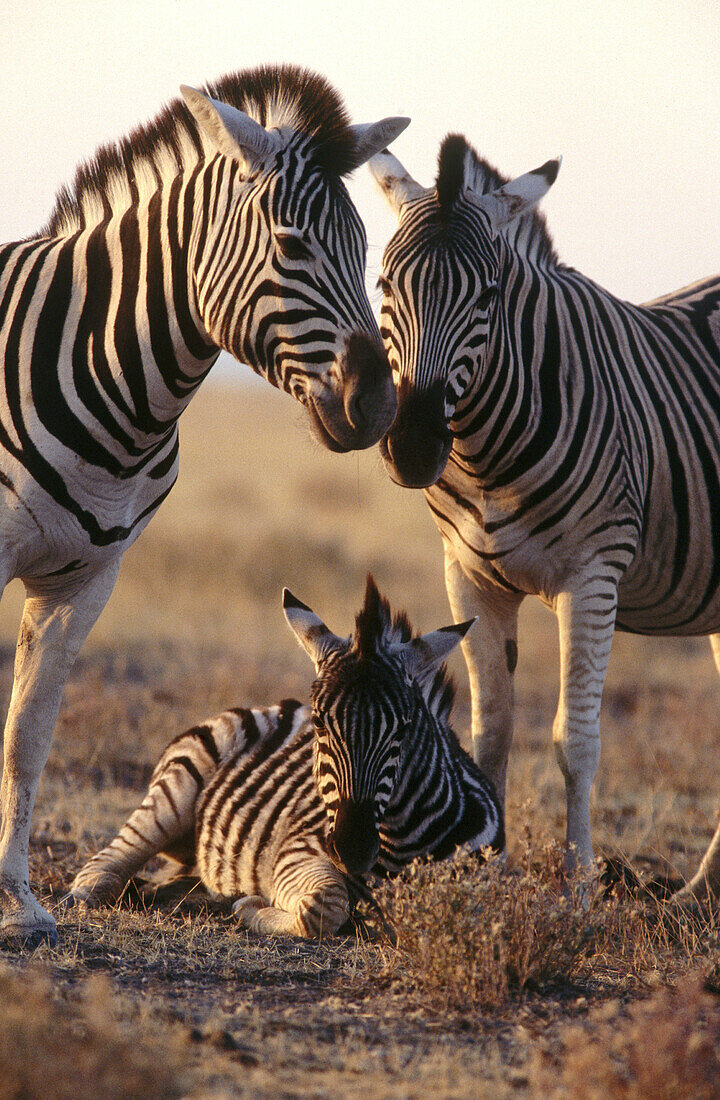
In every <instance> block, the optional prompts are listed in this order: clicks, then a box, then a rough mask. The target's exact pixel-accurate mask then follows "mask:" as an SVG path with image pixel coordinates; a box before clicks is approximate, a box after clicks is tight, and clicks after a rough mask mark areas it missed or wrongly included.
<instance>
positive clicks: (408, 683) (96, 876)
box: [68, 577, 504, 937]
mask: <svg viewBox="0 0 720 1100" xmlns="http://www.w3.org/2000/svg"><path fill="white" fill-rule="evenodd" d="M283 607H284V610H285V617H286V619H287V621H288V623H289V624H290V627H291V628H292V630H293V631H294V632H295V634H296V635H297V638H298V640H299V641H300V644H301V645H302V646H303V647H304V648H305V650H306V651H307V652H308V654H309V655H310V657H311V658H312V659H313V661H314V663H315V668H316V671H317V677H316V679H315V681H314V683H313V685H312V690H311V698H312V706H311V707H307V706H303V705H302V704H301V703H299V702H297V701H296V700H294V699H286V700H284V701H283V702H282V703H280V704H279V705H278V706H273V707H268V708H265V709H255V708H253V709H251V710H244V709H234V710H227V711H224V712H223V713H222V714H219V715H217V716H216V717H215V718H211V719H209V720H208V721H207V722H205V723H204V724H202V725H200V726H196V727H195V728H194V729H191V730H188V731H187V732H186V733H183V734H180V736H179V737H176V738H175V740H174V741H171V742H170V744H169V745H168V747H167V748H166V749H165V752H164V753H163V755H162V756H161V758H160V761H159V763H158V765H157V767H156V768H155V771H154V773H153V776H152V778H151V780H150V787H149V790H148V793H147V795H146V797H145V799H144V800H143V802H142V805H141V806H139V808H138V809H137V810H135V811H134V813H132V814H131V815H130V817H129V818H128V820H127V822H126V823H125V825H124V826H123V827H122V829H121V830H120V832H119V833H118V835H117V837H116V838H115V839H114V840H113V841H112V842H111V843H110V844H109V845H108V846H107V848H104V849H103V850H102V851H101V852H99V853H98V854H97V855H95V856H93V858H92V859H91V860H90V861H89V862H88V863H87V864H86V865H85V867H83V869H82V870H81V871H80V873H79V874H78V876H77V878H76V879H75V881H74V883H73V885H72V888H71V891H70V894H69V895H68V900H70V899H74V900H75V901H79V902H87V903H89V904H112V903H113V902H115V901H116V900H117V899H118V898H119V896H120V894H121V893H122V891H123V889H124V887H125V885H126V884H127V882H128V881H129V879H130V878H131V876H132V875H133V874H135V873H136V872H137V871H138V870H140V868H141V867H142V866H143V865H144V864H145V863H146V862H147V860H148V859H150V858H151V857H152V856H154V855H156V854H158V853H163V854H164V855H166V856H169V857H171V858H173V859H175V860H177V861H178V862H180V863H182V864H185V865H186V866H193V867H194V868H195V869H196V872H197V874H199V876H200V878H201V881H202V882H203V884H204V885H205V886H206V887H207V888H208V889H209V890H210V891H212V892H213V893H215V894H218V895H220V896H222V897H226V898H239V899H240V900H238V901H237V902H236V904H235V906H234V910H235V912H236V913H237V915H238V917H239V919H240V922H241V924H242V925H243V926H244V927H246V928H251V929H254V930H255V931H258V932H265V933H289V934H292V935H297V936H306V937H316V936H321V935H333V934H334V933H335V932H337V930H338V929H339V928H340V927H341V925H342V924H344V922H345V921H346V919H347V918H348V916H349V915H350V912H351V897H352V896H353V894H354V890H353V886H352V881H351V880H352V877H353V876H360V875H363V874H365V873H366V872H369V871H372V870H375V871H377V872H379V873H387V872H395V871H398V870H399V869H400V868H401V867H403V866H404V865H405V864H407V863H409V862H410V861H411V860H412V859H414V858H416V857H417V856H427V855H430V856H433V857H436V858H438V859H442V858H444V857H446V856H450V855H452V853H453V852H454V851H455V849H456V848H457V847H458V845H465V846H466V847H468V848H470V849H473V850H475V849H480V848H483V847H485V846H492V847H493V848H496V849H498V850H499V849H502V847H503V845H504V827H503V818H502V813H501V810H500V808H499V804H498V801H497V799H496V797H495V792H494V790H493V787H492V785H491V784H490V782H489V780H487V779H486V778H485V777H484V776H483V775H482V774H481V772H480V771H479V770H478V768H477V767H476V765H475V764H474V763H473V761H472V760H471V759H470V757H469V756H468V755H467V754H466V753H465V752H463V750H462V749H461V748H460V747H459V745H458V742H457V740H456V737H455V734H454V733H453V731H452V729H451V727H450V724H449V717H450V710H451V706H452V702H453V696H454V692H453V686H452V683H451V681H450V680H449V678H448V676H447V674H446V672H445V669H444V667H443V664H442V662H443V661H444V659H445V658H446V657H447V655H448V654H449V653H450V652H451V651H452V650H453V649H454V648H455V646H456V645H457V644H458V643H459V642H460V640H461V639H462V638H463V637H464V635H465V633H466V632H467V630H468V629H469V627H470V626H471V625H472V623H471V622H469V623H462V624H460V625H458V626H449V627H444V628H443V629H441V630H436V631H434V632H432V633H430V634H426V635H425V636H424V637H413V634H412V630H411V628H410V624H409V622H408V620H407V618H406V616H405V615H404V614H402V613H401V614H397V615H395V616H394V617H392V618H391V615H390V609H389V606H388V603H387V601H386V600H384V599H383V598H382V597H381V596H380V594H379V593H378V590H377V588H376V586H375V583H374V581H373V580H372V578H371V577H368V582H367V590H366V593H365V603H364V606H363V608H362V610H361V611H360V612H359V614H358V615H357V618H356V629H355V634H354V636H352V637H351V638H339V637H337V636H336V635H335V634H333V633H332V632H331V631H330V630H329V629H328V628H327V627H326V626H325V625H324V623H323V622H322V621H321V620H320V619H319V618H318V617H317V615H315V614H314V613H313V612H312V611H311V610H310V609H309V608H308V607H306V606H305V605H304V604H302V603H300V601H299V600H296V599H295V597H294V596H292V595H291V594H290V592H288V590H287V589H286V590H285V592H284V595H283Z"/></svg>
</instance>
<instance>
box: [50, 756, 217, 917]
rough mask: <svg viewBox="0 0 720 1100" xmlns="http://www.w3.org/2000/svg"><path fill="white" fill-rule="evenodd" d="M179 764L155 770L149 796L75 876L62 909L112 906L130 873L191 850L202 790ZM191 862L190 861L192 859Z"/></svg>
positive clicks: (181, 763)
mask: <svg viewBox="0 0 720 1100" xmlns="http://www.w3.org/2000/svg"><path fill="white" fill-rule="evenodd" d="M196 775H197V773H195V775H193V773H192V772H190V771H188V769H187V768H186V767H185V766H184V765H183V762H182V761H180V760H171V761H170V762H169V765H168V767H167V768H164V769H162V770H159V769H156V772H155V776H154V777H153V780H152V782H151V783H150V787H149V789H148V793H147V794H146V795H145V798H144V799H143V801H142V803H141V804H140V806H138V808H137V809H136V810H133V812H132V813H131V815H130V817H129V818H128V819H127V821H126V822H125V824H124V825H123V827H122V829H121V830H120V832H119V833H118V835H117V836H116V837H115V839H114V840H111V841H110V843H109V844H108V845H107V847H105V848H103V849H102V851H100V852H98V853H97V854H96V855H94V856H93V857H92V858H91V859H89V860H88V862H87V863H86V864H85V866H84V867H83V868H82V870H80V871H79V872H78V874H77V875H76V876H75V880H74V881H73V884H72V886H71V887H70V892H69V894H67V896H66V897H65V898H64V899H63V901H64V902H65V903H66V904H72V903H78V902H79V903H82V904H84V905H88V906H91V907H92V906H97V905H114V904H115V902H116V901H117V900H118V898H119V897H120V895H121V894H122V892H123V890H124V889H125V887H126V886H127V884H128V882H129V881H130V879H131V878H132V876H133V875H134V874H136V873H137V872H138V871H139V870H140V869H141V867H144V866H145V864H146V863H147V861H148V860H149V859H152V857H153V856H155V855H158V853H160V852H163V853H166V854H168V855H170V856H171V857H172V858H175V855H176V853H177V852H178V850H179V849H180V848H181V847H184V848H185V849H187V852H188V854H190V852H191V851H194V829H195V802H196V799H197V796H198V792H199V790H200V787H199V785H198V781H197V778H196ZM193 862H194V857H193Z"/></svg>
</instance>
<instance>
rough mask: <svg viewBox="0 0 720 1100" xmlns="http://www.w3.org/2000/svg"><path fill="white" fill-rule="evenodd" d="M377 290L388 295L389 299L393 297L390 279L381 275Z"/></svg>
mask: <svg viewBox="0 0 720 1100" xmlns="http://www.w3.org/2000/svg"><path fill="white" fill-rule="evenodd" d="M377 288H378V290H382V292H383V294H385V295H387V297H388V298H389V297H391V296H392V292H393V288H392V283H391V282H390V280H389V279H386V278H385V276H384V275H381V276H380V278H379V279H378V281H377Z"/></svg>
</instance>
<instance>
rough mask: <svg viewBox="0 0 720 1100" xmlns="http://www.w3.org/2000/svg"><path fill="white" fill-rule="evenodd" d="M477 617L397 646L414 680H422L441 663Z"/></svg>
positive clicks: (441, 628)
mask: <svg viewBox="0 0 720 1100" xmlns="http://www.w3.org/2000/svg"><path fill="white" fill-rule="evenodd" d="M476 622H477V619H468V621H467V622H464V623H455V624H453V625H452V626H443V627H440V629H439V630H433V631H431V632H430V634H423V636H422V637H421V638H413V640H412V641H411V642H403V643H401V644H400V645H399V646H398V647H397V648H398V651H399V652H400V653H401V655H402V659H403V662H404V664H405V668H406V670H407V673H408V675H409V676H410V677H411V678H412V679H413V680H421V679H422V678H423V676H425V675H427V673H428V672H432V671H433V670H434V669H436V668H437V667H438V665H441V664H442V662H443V661H444V660H445V658H446V657H449V656H450V654H451V653H452V651H453V650H454V649H455V647H456V646H458V645H459V644H460V642H461V641H462V640H463V638H464V637H465V635H466V634H467V632H468V630H469V629H470V627H471V626H472V625H473V623H476Z"/></svg>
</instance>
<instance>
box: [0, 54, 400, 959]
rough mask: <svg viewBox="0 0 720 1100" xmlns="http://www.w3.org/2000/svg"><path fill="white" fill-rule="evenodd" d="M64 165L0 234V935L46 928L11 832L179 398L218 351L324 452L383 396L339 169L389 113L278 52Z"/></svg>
mask: <svg viewBox="0 0 720 1100" xmlns="http://www.w3.org/2000/svg"><path fill="white" fill-rule="evenodd" d="M183 96H184V103H183V102H181V101H179V100H178V101H175V102H173V103H171V104H170V106H169V107H167V108H166V109H165V110H164V111H163V112H162V113H161V114H160V115H159V116H158V117H157V118H156V119H155V120H154V121H152V122H150V123H149V124H147V125H145V126H143V127H141V128H139V129H137V130H136V131H135V132H133V133H132V134H131V135H130V136H129V137H128V138H125V139H124V140H122V141H120V142H119V143H117V144H116V145H112V146H107V147H105V148H103V149H101V150H100V152H99V153H98V154H97V155H96V156H95V158H94V159H93V160H91V161H90V162H89V163H87V164H84V165H82V166H81V167H80V168H79V170H78V173H77V176H76V179H75V183H74V187H73V188H72V190H69V191H68V190H65V189H64V190H62V191H61V192H60V194H59V196H58V199H57V203H56V206H55V209H54V211H53V214H52V216H51V218H50V221H49V222H48V224H47V226H46V227H45V228H44V229H43V230H42V231H41V232H40V233H39V234H38V235H37V236H35V237H32V238H30V239H28V240H25V241H21V242H19V243H17V244H10V245H7V246H5V247H4V248H2V249H0V363H1V364H2V384H1V385H0V503H1V506H2V511H1V512H0V591H2V589H3V588H4V586H5V584H6V583H7V582H8V581H9V580H10V579H11V578H13V577H21V578H22V580H23V581H24V583H25V586H26V591H27V600H26V603H25V610H24V613H23V619H22V625H21V627H20V635H19V640H18V648H17V657H16V662H15V682H14V687H13V693H12V698H11V701H10V708H9V714H8V718H7V725H6V728H5V760H4V772H3V778H2V792H1V797H2V826H1V831H0V917H1V918H2V919H1V920H0V935H5V936H19V937H23V938H30V939H33V940H37V939H38V938H41V937H42V936H43V935H46V936H49V937H50V938H54V937H55V922H54V920H53V918H52V917H51V916H50V914H49V913H47V912H46V911H45V910H44V909H43V908H42V906H40V905H39V904H38V902H37V901H36V899H35V898H34V897H33V895H32V893H31V891H30V887H29V883H28V861H27V848H28V836H29V829H30V818H31V814H32V808H33V803H34V799H35V793H36V790H37V784H38V780H39V777H40V772H41V770H42V767H43V765H44V763H45V760H46V758H47V754H48V751H49V746H50V739H51V736H52V730H53V726H54V724H55V720H56V717H57V712H58V708H59V704H60V697H61V693H62V688H63V684H64V682H65V679H66V677H67V674H68V672H69V670H70V668H71V666H72V664H73V661H74V659H75V656H76V654H77V652H78V650H79V648H80V646H81V645H82V643H83V641H84V640H85V638H86V636H87V633H88V631H89V630H90V627H91V626H92V624H93V623H94V622H95V620H96V618H97V616H98V614H99V613H100V611H101V610H102V608H103V607H104V605H105V603H106V601H107V599H108V597H109V595H110V592H111V590H112V587H113V585H114V582H115V579H116V576H117V572H118V568H119V565H120V559H121V556H122V554H123V552H124V551H125V550H126V549H127V547H128V546H129V545H130V544H131V543H132V542H133V541H134V540H135V539H136V538H137V536H138V535H139V534H140V532H141V531H142V529H143V528H144V527H145V525H146V524H147V523H148V521H149V520H150V518H151V516H152V515H153V513H154V512H155V510H156V509H157V508H158V506H159V505H160V503H161V502H162V501H163V500H164V498H165V497H166V496H167V494H168V493H169V491H170V489H171V488H172V485H173V483H174V481H175V478H176V475H177V469H178V429H177V422H178V417H179V416H180V414H181V412H182V411H183V409H184V408H185V406H186V405H187V403H188V401H189V400H190V398H191V397H192V395H193V394H194V392H195V390H196V389H197V387H198V385H199V384H200V382H201V381H202V380H203V378H204V377H205V376H206V375H207V373H208V371H209V370H210V367H211V366H212V364H213V363H214V361H215V360H216V358H217V356H218V354H219V352H220V349H225V350H226V351H229V352H231V353H232V354H233V355H234V356H235V357H236V358H237V359H239V360H241V361H243V362H245V363H248V364H249V365H250V366H251V367H252V368H253V369H254V370H255V371H257V372H258V373H259V374H261V375H263V377H265V378H266V379H267V380H268V381H269V382H271V383H272V384H273V385H274V386H278V387H279V388H281V389H284V390H286V391H287V392H288V393H291V394H292V395H293V396H294V397H296V398H297V399H298V400H299V401H300V402H301V403H302V404H303V405H304V406H305V407H306V409H307V411H308V416H309V419H310V424H311V426H312V429H313V431H314V432H315V434H316V435H317V437H318V439H319V440H320V441H321V442H322V443H323V444H324V445H325V446H327V447H328V448H329V449H330V450H333V451H347V450H350V449H353V448H363V447H369V446H371V445H372V444H373V443H375V442H376V441H377V440H378V439H379V438H380V436H381V435H382V433H383V432H384V431H386V430H387V428H388V426H389V425H390V423H391V422H392V418H393V415H394V413H395V407H396V400H395V393H394V388H393V386H392V378H391V375H390V370H389V366H388V364H387V360H386V357H385V354H384V351H383V350H382V343H381V341H380V334H379V331H378V328H377V325H376V322H375V320H374V319H373V316H372V312H371V308H370V304H369V301H368V298H367V294H366V291H365V286H364V261H365V235H364V231H363V227H362V224H361V222H360V219H359V217H358V214H357V212H356V210H355V209H354V207H353V205H352V203H351V201H350V199H349V196H348V193H347V190H346V188H345V185H344V183H343V181H342V177H343V175H345V174H346V173H347V172H349V171H350V170H351V169H353V168H355V167H356V166H357V165H359V164H362V163H363V162H364V161H365V160H367V158H368V157H369V156H370V155H371V154H373V153H376V152H377V151H378V149H381V148H383V147H384V146H385V145H386V144H387V142H388V141H391V140H392V139H393V138H394V137H395V136H396V135H397V134H398V133H399V132H400V131H401V130H402V129H404V127H405V125H406V122H407V120H405V119H386V120H384V121H382V122H378V123H376V124H374V125H368V126H350V125H349V124H348V120H347V116H346V113H345V110H344V107H343V105H342V102H341V100H340V98H339V96H338V95H337V93H336V92H335V91H334V90H333V89H332V88H331V87H330V86H329V85H328V84H327V83H326V81H325V80H324V79H323V78H322V77H319V76H316V75H314V74H312V73H309V72H306V71H304V70H301V69H297V68H293V67H290V66H285V67H281V68H260V69H256V70H252V71H249V72H244V73H242V72H241V73H238V74H234V75H230V76H226V77H224V78H223V79H222V80H220V81H219V82H218V83H217V84H215V85H209V86H208V89H207V94H204V93H201V92H198V91H194V90H192V89H190V88H185V89H183Z"/></svg>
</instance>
